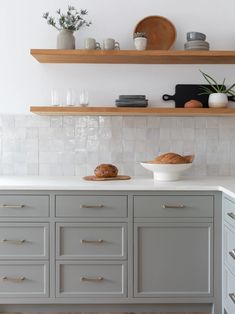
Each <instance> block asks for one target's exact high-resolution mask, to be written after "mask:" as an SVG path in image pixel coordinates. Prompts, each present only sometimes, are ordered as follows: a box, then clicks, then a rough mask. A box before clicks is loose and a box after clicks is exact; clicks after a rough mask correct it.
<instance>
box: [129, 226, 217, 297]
mask: <svg viewBox="0 0 235 314" xmlns="http://www.w3.org/2000/svg"><path fill="white" fill-rule="evenodd" d="M212 232H213V230H212V224H211V223H135V234H134V237H135V239H134V241H135V259H134V295H135V297H208V296H212V295H213V281H212V280H213V234H212Z"/></svg>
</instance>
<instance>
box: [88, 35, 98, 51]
mask: <svg viewBox="0 0 235 314" xmlns="http://www.w3.org/2000/svg"><path fill="white" fill-rule="evenodd" d="M85 49H87V50H98V49H101V48H100V44H99V43H98V42H97V41H96V40H95V38H86V39H85Z"/></svg>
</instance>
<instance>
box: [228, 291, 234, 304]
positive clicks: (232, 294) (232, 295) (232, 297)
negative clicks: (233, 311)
mask: <svg viewBox="0 0 235 314" xmlns="http://www.w3.org/2000/svg"><path fill="white" fill-rule="evenodd" d="M229 296H230V299H232V301H233V303H235V293H229Z"/></svg>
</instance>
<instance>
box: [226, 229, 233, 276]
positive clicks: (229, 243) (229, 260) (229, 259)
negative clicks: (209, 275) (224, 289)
mask: <svg viewBox="0 0 235 314" xmlns="http://www.w3.org/2000/svg"><path fill="white" fill-rule="evenodd" d="M224 258H225V263H226V264H227V265H228V266H229V267H230V268H231V269H232V270H233V271H234V273H235V230H234V231H232V230H230V228H228V227H227V226H226V225H225V226H224Z"/></svg>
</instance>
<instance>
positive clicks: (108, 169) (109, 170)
mask: <svg viewBox="0 0 235 314" xmlns="http://www.w3.org/2000/svg"><path fill="white" fill-rule="evenodd" d="M94 173H95V176H96V177H97V178H113V177H116V176H117V174H118V168H117V167H116V166H114V165H111V164H101V165H99V166H97V167H96V168H95V171H94Z"/></svg>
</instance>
